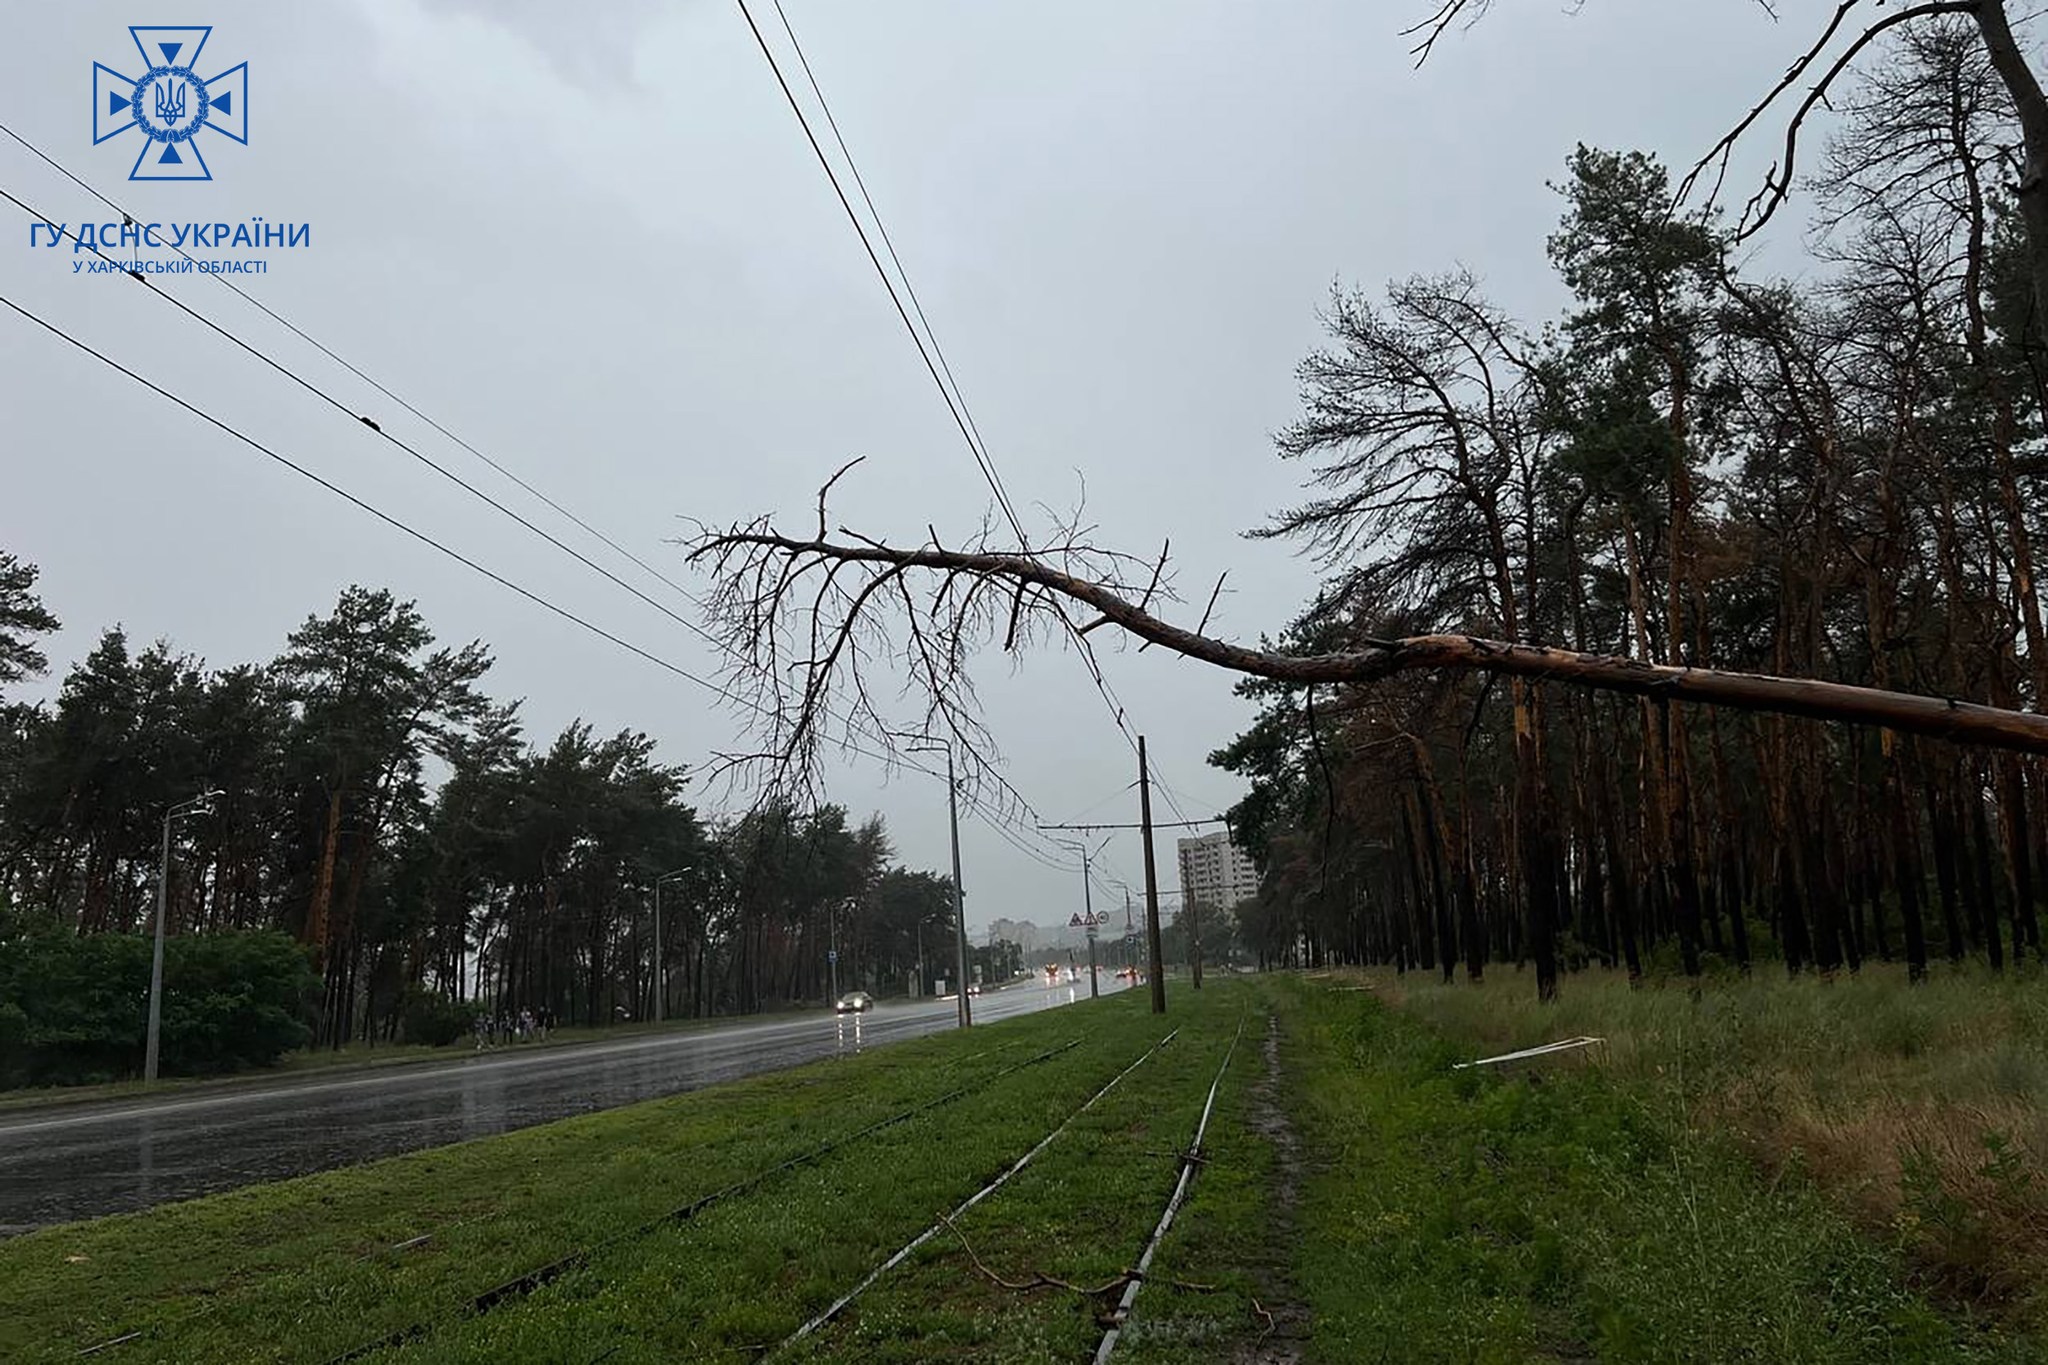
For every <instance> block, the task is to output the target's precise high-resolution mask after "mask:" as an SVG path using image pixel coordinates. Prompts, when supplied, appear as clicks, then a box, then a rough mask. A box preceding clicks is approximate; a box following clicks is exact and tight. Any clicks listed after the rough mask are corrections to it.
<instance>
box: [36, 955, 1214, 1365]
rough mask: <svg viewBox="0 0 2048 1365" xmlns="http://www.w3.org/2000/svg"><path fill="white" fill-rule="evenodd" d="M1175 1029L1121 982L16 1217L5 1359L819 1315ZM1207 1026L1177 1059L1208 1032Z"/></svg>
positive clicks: (758, 1329)
mask: <svg viewBox="0 0 2048 1365" xmlns="http://www.w3.org/2000/svg"><path fill="white" fill-rule="evenodd" d="M1176 1022H1178V1021H1176ZM1164 1030H1165V1026H1164V1025H1162V1024H1160V1023H1159V1022H1158V1021H1157V1020H1155V1019H1153V1018H1152V1017H1151V1016H1150V1015H1148V1014H1147V1013H1145V1011H1144V1007H1143V1001H1142V999H1141V998H1139V997H1137V996H1136V995H1135V994H1133V995H1123V996H1116V997H1109V998H1105V999H1104V1000H1102V1001H1100V1002H1098V1003H1091V1004H1086V1005H1079V1006H1072V1007H1068V1008H1065V1009H1060V1010H1053V1011H1047V1012H1044V1013H1040V1014H1033V1015H1029V1016H1026V1017H1024V1018H1021V1019H1017V1020H1012V1021H1006V1022H1003V1023H1000V1024H996V1025H992V1026H984V1027H981V1028H977V1029H975V1030H973V1031H971V1032H969V1033H966V1034H947V1035H940V1036H937V1037H933V1038H929V1039H922V1040H917V1041H914V1042H908V1043H903V1044H896V1045H892V1046H890V1047H887V1048H883V1049H879V1050H876V1051H874V1052H870V1053H867V1054H864V1055H861V1056H857V1057H851V1058H846V1059H842V1060H836V1061H832V1062H827V1063H820V1064H815V1065H812V1066H807V1067H801V1068H797V1069H795V1070H791V1071H788V1072H783V1073H779V1074H776V1075H773V1076H768V1077H761V1078H756V1079H753V1080H748V1081H742V1082H738V1083H734V1084H731V1085H726V1086H720V1087H715V1088H712V1089H707V1090H701V1091H697V1092H693V1093H691V1094H687V1095H682V1096H676V1097H673V1098H671V1099H666V1100H660V1101H655V1102H652V1103H649V1104H643V1105H638V1106H633V1107H631V1108H626V1109H620V1110H615V1111H611V1112H608V1113H604V1114H598V1115H591V1116H588V1117H584V1118H579V1119H572V1120H568V1121H565V1122H562V1123H556V1124H551V1125H547V1126H544V1127H540V1128H534V1129H528V1130H524V1131H522V1132H518V1133H512V1134H507V1135H504V1136H501V1137H495V1138H489V1139H483V1140H480V1141H477V1142H473V1143H468V1144H463V1145H460V1146H455V1147H449V1148H443V1149H440V1150H437V1151H432V1152H424V1153H417V1154H413V1155H410V1156H405V1157H399V1158H395V1159H392V1160H389V1161H383V1162H378V1163H375V1164H371V1165H366V1166H362V1167H357V1168H353V1169H349V1170H343V1171H335V1172H329V1173H325V1174H321V1175H316V1176H310V1177H306V1178H304V1179H300V1180H294V1181H287V1182H283V1183H280V1184H277V1185H271V1186H263V1187H256V1188H251V1189H247V1190H240V1191H235V1192H232V1193H229V1194H225V1195H220V1196H215V1197H212V1198H207V1199H201V1200H195V1201H192V1202H190V1203H185V1204H177V1205H169V1206H165V1207H162V1208H158V1209H153V1210H149V1211H147V1212H143V1213H138V1214H132V1215H123V1216H118V1217H114V1218H107V1219H101V1220H97V1221H94V1222H89V1223H82V1224H74V1225H71V1226H67V1227H61V1228H53V1229H48V1230H45V1231H43V1232H39V1233H34V1234H30V1235H28V1236H26V1237H22V1238H18V1239H15V1240H13V1241H10V1242H7V1243H4V1244H0V1358H4V1359H8V1360H16V1359H20V1360H41V1359H65V1358H72V1357H74V1356H75V1354H76V1353H77V1352H78V1351H79V1350H80V1349H81V1348H84V1347H87V1346H92V1345H96V1344H98V1343H101V1342H107V1341H112V1340H114V1339H116V1338H123V1337H126V1338H128V1339H127V1340H125V1341H123V1342H122V1344H121V1345H119V1346H116V1347H112V1348H109V1349H108V1350H107V1351H105V1352H103V1353H102V1354H101V1356H100V1357H98V1358H100V1359H111V1360H117V1361H127V1360H200V1359H204V1360H275V1361H320V1360H326V1359H329V1358H331V1357H332V1356H333V1355H335V1354H337V1353H339V1352H341V1351H343V1350H346V1349H349V1348H351V1347H354V1346H357V1345H359V1344H362V1343H364V1342H366V1341H371V1340H375V1339H376V1338H378V1337H380V1336H382V1335H384V1334H386V1333H390V1332H394V1331H398V1330H401V1329H404V1328H407V1327H409V1326H412V1325H415V1324H420V1323H425V1324H427V1325H428V1327H429V1328H430V1330H429V1331H428V1332H427V1334H426V1335H425V1336H424V1337H423V1338H421V1339H419V1340H417V1341H414V1342H412V1343H410V1344H408V1345H407V1346H406V1347H404V1348H403V1349H402V1350H399V1351H395V1352H388V1353H386V1354H387V1355H388V1356H391V1357H395V1358H404V1359H479V1358H491V1359H510V1358H520V1359H580V1358H582V1353H583V1351H584V1349H585V1348H586V1347H587V1346H589V1345H590V1344H591V1343H592V1342H593V1341H595V1340H599V1339H601V1340H603V1341H604V1342H605V1343H606V1344H607V1345H608V1346H618V1347H620V1348H621V1350H622V1351H623V1352H624V1354H622V1355H616V1356H615V1357H614V1358H622V1359H633V1358H647V1359H659V1358H678V1354H677V1353H680V1358H699V1357H700V1355H701V1356H702V1358H712V1357H714V1356H716V1355H717V1354H720V1353H722V1352H725V1351H726V1350H727V1349H728V1348H730V1347H735V1346H742V1345H751V1344H756V1343H758V1342H759V1341H760V1340H761V1339H763V1338H764V1337H770V1336H772V1335H774V1334H776V1333H777V1332H778V1331H787V1330H788V1329H789V1328H792V1327H794V1326H795V1325H796V1324H797V1322H798V1321H800V1320H801V1319H802V1317H803V1316H804V1315H806V1314H807V1313H809V1312H811V1311H814V1310H815V1309H816V1307H818V1306H819V1305H821V1304H822V1303H824V1302H826V1301H829V1299H830V1298H831V1297H832V1296H833V1295H835V1294H837V1293H838V1292H841V1291H842V1290H843V1289H844V1288H846V1287H847V1286H848V1285H850V1284H851V1283H852V1282H853V1281H854V1280H856V1279H858V1278H859V1275H860V1274H861V1273H864V1271H865V1269H866V1268H867V1267H868V1266H869V1265H870V1264H872V1263H873V1261H876V1260H879V1259H880V1257H881V1256H882V1255H885V1254H886V1253H887V1251H889V1250H892V1249H893V1248H894V1246H896V1245H900V1243H901V1241H902V1240H904V1239H907V1238H908V1236H910V1235H911V1234H913V1233H914V1232H916V1231H917V1230H919V1229H918V1227H913V1226H911V1225H912V1224H918V1225H919V1226H922V1225H923V1222H928V1221H929V1219H930V1218H931V1217H932V1216H933V1214H934V1212H935V1211H936V1210H938V1209H942V1208H947V1207H950V1206H951V1204H952V1202H955V1201H956V1200H957V1198H958V1197H960V1196H962V1195H964V1194H965V1193H966V1192H967V1191H969V1190H971V1189H973V1188H975V1187H977V1186H978V1184H979V1183H980V1182H981V1181H982V1180H983V1179H985V1178H986V1177H987V1175H988V1174H990V1173H992V1171H993V1170H994V1169H996V1168H999V1166H1000V1165H1001V1164H1004V1163H1007V1162H1008V1161H1009V1160H1012V1159H1014V1157H1015V1156H1016V1155H1017V1154H1018V1152H1020V1151H1021V1150H1023V1149H1024V1148H1026V1147H1028V1146H1029V1145H1030V1144H1031V1143H1032V1142H1034V1141H1036V1140H1037V1138H1038V1137H1040V1136H1041V1135H1042V1134H1043V1133H1044V1132H1045V1131H1046V1130H1047V1129H1048V1128H1049V1127H1051V1126H1052V1124H1053V1123H1055V1122H1057V1121H1058V1119H1059V1118H1061V1117H1064V1116H1065V1115H1066V1114H1068V1113H1070V1112H1071V1111H1072V1109H1073V1107H1074V1106H1075V1105H1077V1104H1078V1103H1079V1102H1080V1101H1081V1100H1082V1099H1084V1098H1085V1097H1086V1096H1087V1095H1088V1094H1089V1093H1091V1092H1092V1091H1093V1090H1094V1089H1095V1088H1096V1087H1097V1086H1099V1085H1100V1084H1101V1083H1102V1082H1103V1081H1104V1080H1105V1079H1107V1078H1108V1076H1109V1075H1111V1074H1113V1073H1114V1072H1115V1071H1116V1070H1118V1069H1120V1068H1121V1067H1123V1066H1124V1065H1127V1064H1128V1063H1129V1062H1130V1060H1131V1059H1132V1058H1133V1057H1135V1056H1136V1055H1137V1054H1139V1053H1140V1052H1142V1051H1143V1050H1144V1049H1145V1047H1146V1046H1148V1045H1149V1044H1150V1043H1151V1042H1153V1041H1155V1040H1156V1039H1157V1038H1158V1036H1159V1035H1160V1034H1161V1033H1163V1032H1164ZM1196 1032H1197V1031H1193V1030H1191V1031H1190V1032H1189V1033H1187V1034H1186V1035H1184V1036H1185V1038H1186V1041H1187V1046H1186V1047H1185V1048H1183V1047H1182V1044H1181V1042H1180V1041H1178V1040H1177V1042H1176V1044H1175V1045H1174V1047H1172V1048H1169V1049H1166V1050H1165V1051H1164V1052H1162V1053H1161V1054H1160V1059H1159V1060H1160V1061H1162V1062H1163V1061H1164V1060H1165V1059H1167V1058H1169V1057H1171V1058H1174V1059H1175V1062H1174V1064H1175V1065H1179V1064H1180V1062H1179V1059H1180V1058H1182V1057H1190V1056H1191V1055H1192V1052H1193V1048H1194V1040H1195V1036H1196ZM1066 1041H1074V1042H1076V1046H1074V1047H1073V1048H1071V1049H1070V1050H1068V1051H1066V1052H1063V1053H1061V1054H1060V1055H1059V1057H1058V1058H1056V1059H1054V1060H1052V1061H1049V1062H1045V1063H1043V1064H1040V1065H1037V1066H1032V1067H1026V1068H1023V1069H1021V1070H1017V1071H1015V1072H1013V1073H1011V1074H1009V1075H1008V1076H1005V1077H1003V1079H1001V1080H1000V1081H998V1082H995V1083H992V1084H991V1083H990V1080H991V1078H992V1077H995V1076H996V1075H997V1074H998V1073H999V1072H1001V1071H1002V1070H1003V1069H1004V1068H1006V1067H1009V1066H1012V1065H1014V1064H1015V1063H1017V1062H1019V1061H1021V1060H1023V1059H1024V1058H1025V1057H1027V1056H1031V1055H1035V1054H1036V1053H1037V1052H1040V1051H1043V1050H1045V1049H1047V1048H1049V1047H1051V1046H1054V1045H1057V1044H1059V1043H1062V1042H1066ZM1213 1060H1214V1059H1213V1057H1212V1058H1211V1064H1212V1065H1213ZM1151 1065H1152V1064H1150V1063H1148V1069H1149V1068H1150V1066H1151ZM1160 1074H1169V1073H1166V1072H1164V1071H1162V1072H1161V1073H1160ZM1170 1074H1173V1075H1175V1076H1177V1075H1178V1072H1173V1073H1170ZM1147 1080H1149V1081H1151V1082H1152V1083H1154V1084H1156V1083H1157V1077H1156V1076H1155V1077H1149V1078H1148V1077H1145V1075H1144V1073H1143V1072H1140V1073H1136V1074H1134V1075H1133V1077H1132V1078H1131V1081H1129V1082H1126V1084H1127V1085H1131V1086H1132V1088H1133V1093H1135V1091H1136V1085H1137V1084H1142V1083H1144V1082H1145V1081H1147ZM1201 1082H1202V1084H1203V1085H1204V1086H1206V1083H1207V1076H1206V1075H1204V1076H1202V1077H1201ZM963 1085H964V1086H968V1087H971V1088H972V1089H971V1093H970V1094H968V1095H966V1096H965V1097H963V1098H961V1099H959V1100H957V1101H954V1102H952V1103H950V1104H948V1105H945V1106H943V1107H941V1108H938V1109H935V1110H932V1111H931V1112H930V1113H928V1114H925V1115H922V1116H920V1117H918V1118H916V1119H914V1120H912V1121H910V1122H906V1123H903V1124H901V1125H900V1126H898V1127H895V1128H892V1129H888V1130H885V1131H883V1132H882V1133H879V1134H876V1135H875V1136H874V1137H873V1138H872V1139H869V1140H866V1141H863V1142H862V1143H860V1144H858V1146H857V1147H855V1148H850V1149H848V1150H846V1151H844V1152H842V1153H837V1154H834V1155H833V1156H832V1157H830V1158H827V1159H826V1160H824V1161H821V1162H820V1163H818V1164H817V1165H816V1166H814V1167H807V1168H800V1169H798V1170H795V1171H791V1172H788V1173H786V1174H784V1175H782V1176H779V1177H777V1178H775V1179H774V1180H771V1181H769V1182H765V1183H764V1184H762V1185H761V1186H760V1187H759V1188H757V1189H754V1190H752V1191H750V1192H749V1193H748V1194H747V1195H746V1196H745V1197H744V1198H739V1199H734V1200H732V1201H730V1203H729V1204H725V1205H718V1206H714V1207H713V1208H712V1209H710V1210H707V1211H706V1212H705V1213H704V1214H702V1215H699V1216H698V1217H697V1218H693V1219H691V1220H690V1221H689V1222H688V1223H687V1224H684V1225H680V1226H674V1227H668V1228H663V1229H659V1230H657V1231H655V1232H652V1233H649V1234H648V1235H646V1236H644V1237H636V1238H631V1239H628V1240H627V1241H625V1242H622V1243H620V1244H618V1245H617V1246H616V1247H614V1248H613V1249H612V1250H611V1251H609V1252H607V1253H605V1254H602V1255H600V1256H599V1257H598V1258H597V1259H596V1260H595V1261H593V1262H592V1263H591V1264H590V1265H588V1266H586V1267H584V1268H582V1269H579V1270H577V1271H574V1272H572V1273H570V1274H568V1275H565V1276H563V1277H562V1278H560V1279H559V1280H557V1281H555V1282H554V1283H551V1284H549V1285H547V1286H546V1287H544V1288H542V1289H541V1290H539V1291H538V1292H536V1293H534V1294H533V1295H531V1296H530V1297H528V1298H526V1299H524V1300H522V1301H519V1302H515V1303H510V1304H507V1305H506V1306H504V1307H502V1308H500V1309H498V1310H496V1311H494V1312H492V1313H490V1314H488V1315H485V1316H482V1317H474V1318H466V1317H464V1316H463V1315H462V1313H461V1307H462V1305H463V1304H464V1303H466V1302H467V1301H468V1300H470V1299H471V1298H473V1297H474V1296H475V1295H477V1294H478V1293H481V1292H483V1291H484V1290H486V1289H488V1288H490V1287H491V1286H494V1285H496V1284H499V1283H501V1282H503V1281H505V1280H507V1279H510V1278H512V1277H514V1276H516V1275H519V1274H522V1273H524V1272H526V1271H529V1270H531V1269H533V1268H534V1267H536V1266H538V1265H541V1264H544V1263H546V1262H549V1261H552V1260H555V1259H556V1258H558V1257H560V1256H562V1255H563V1254H565V1253H567V1252H569V1251H572V1250H575V1249H578V1248H583V1247H588V1246H591V1245H592V1244H595V1243H602V1242H604V1241H606V1240H607V1239H610V1238H614V1237H616V1236H617V1235H618V1234H619V1233H621V1232H623V1231H626V1230H629V1229H632V1228H634V1227H635V1226H637V1225H639V1224H641V1223H643V1222H645V1221H647V1220H648V1219H650V1218H653V1217H655V1216H656V1215H658V1214H661V1213H664V1212H666V1211H668V1210H672V1209H674V1208H676V1207H678V1206H679V1205H683V1204H686V1203H688V1202H690V1201H691V1200H693V1199H696V1198H699V1197H701V1196H702V1195H704V1194H706V1193H708V1192H710V1191H713V1190H717V1189H719V1188H721V1187H723V1186H726V1185H728V1184H730V1183H732V1182H734V1181H736V1180H740V1179H743V1178H744V1177H747V1176H750V1175H753V1174H756V1173H758V1172H759V1171H761V1170H763V1169H765V1168H767V1167H769V1166H772V1165H774V1164H775V1163H776V1162H778V1161H781V1160H784V1159H786V1158H788V1157H790V1156H793V1155H796V1154H799V1153H802V1152H805V1151H808V1150H810V1149H812V1148H814V1147H816V1146H817V1145H818V1144H820V1143H821V1142H824V1141H828V1140H830V1139H833V1138H837V1137H840V1136H843V1135H845V1134H847V1133H850V1132H853V1131H856V1130H858V1129H860V1128H862V1127H864V1126H866V1125H867V1124H870V1123H873V1122H874V1121H876V1120H877V1119H879V1118H882V1117H884V1116H887V1115H890V1114H894V1113H897V1112H900V1111H902V1110H904V1109H906V1108H908V1107H910V1106H913V1105H916V1104H919V1103H922V1102H925V1101H928V1100H930V1099H932V1098H934V1097H936V1096H939V1095H942V1094H944V1093H945V1092H947V1091H949V1090H952V1089H954V1088H955V1087H959V1086H963ZM1154 1098H1155V1099H1156V1098H1158V1096H1157V1095H1156V1094H1155V1095H1154ZM1162 1141H1165V1139H1162ZM1155 1164H1163V1165H1164V1166H1166V1167H1168V1168H1170V1166H1171V1159H1170V1158H1169V1159H1167V1160H1166V1161H1165V1162H1164V1163H1155ZM963 1187H964V1188H963ZM1161 1197H1162V1198H1163V1192H1162V1194H1161ZM920 1220H922V1222H921V1221H920ZM906 1228H908V1231H905V1229H906ZM899 1234H900V1236H899ZM421 1239H424V1240H421ZM1128 1254H1134V1252H1129V1251H1125V1250H1122V1249H1106V1250H1104V1251H1103V1252H1102V1253H1101V1255H1100V1256H1099V1257H1098V1258H1097V1259H1098V1260H1099V1261H1100V1262H1102V1263H1104V1264H1108V1265H1111V1266H1114V1265H1116V1264H1118V1263H1119V1262H1118V1257H1120V1256H1122V1255H1128ZM622 1286H623V1287H627V1288H623V1289H622V1288H621V1287H622ZM629 1297H630V1298H631V1299H632V1300H633V1301H632V1302H630V1303H628V1302H626V1299H627V1298H629ZM592 1301H595V1302H596V1304H597V1305H598V1306H597V1307H595V1308H592V1307H589V1306H588V1305H589V1304H590V1303H591V1302H592ZM1084 1316H1085V1315H1084ZM849 1321H850V1322H851V1321H855V1319H849ZM131 1333H132V1334H136V1335H133V1336H130V1334H131ZM734 1358H738V1357H734Z"/></svg>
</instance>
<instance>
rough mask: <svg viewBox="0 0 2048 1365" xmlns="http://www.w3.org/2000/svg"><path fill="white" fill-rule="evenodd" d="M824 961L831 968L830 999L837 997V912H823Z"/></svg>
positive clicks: (835, 999)
mask: <svg viewBox="0 0 2048 1365" xmlns="http://www.w3.org/2000/svg"><path fill="white" fill-rule="evenodd" d="M825 942H826V948H825V961H826V962H827V963H828V964H829V965H830V966H831V968H832V999H833V1001H834V1003H837V1001H838V999H839V912H838V911H837V910H827V911H826V912H825Z"/></svg>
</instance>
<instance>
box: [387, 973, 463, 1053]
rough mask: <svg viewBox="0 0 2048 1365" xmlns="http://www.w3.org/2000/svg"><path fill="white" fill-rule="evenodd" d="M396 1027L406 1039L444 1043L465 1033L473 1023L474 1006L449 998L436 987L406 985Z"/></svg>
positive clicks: (409, 1041)
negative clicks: (428, 988) (432, 988)
mask: <svg viewBox="0 0 2048 1365" xmlns="http://www.w3.org/2000/svg"><path fill="white" fill-rule="evenodd" d="M398 1009H399V1013H398V1027H399V1030H400V1032H401V1033H403V1034H404V1036H405V1041H406V1042H408V1043H425V1044H426V1045H427V1046H429V1047H446V1046H448V1044H450V1043H452V1042H454V1041H455V1040H456V1039H458V1038H461V1037H462V1036H464V1035H465V1034H467V1033H468V1032H469V1031H470V1029H471V1028H473V1027H474V1026H475V1023H476V1007H475V1006H474V1005H466V1004H463V1003H462V1002H461V1001H459V1000H450V999H449V998H448V997H447V996H445V995H443V994H441V993H440V992H439V991H430V990H425V989H423V988H421V987H419V986H409V987H407V988H406V992H405V1000H404V1002H403V1003H402V1004H400V1005H399V1007H398Z"/></svg>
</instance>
